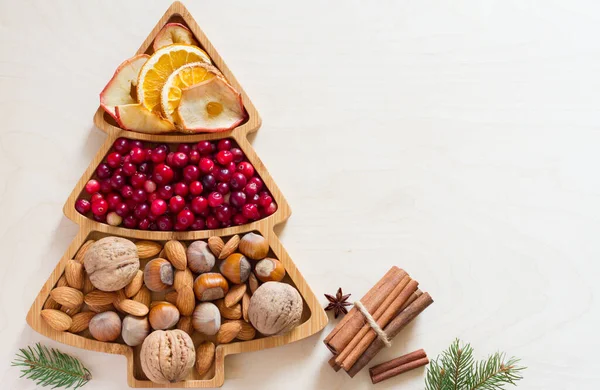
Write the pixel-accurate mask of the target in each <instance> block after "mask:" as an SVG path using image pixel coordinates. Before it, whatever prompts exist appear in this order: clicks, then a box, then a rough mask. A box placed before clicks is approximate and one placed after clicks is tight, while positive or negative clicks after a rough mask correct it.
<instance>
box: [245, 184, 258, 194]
mask: <svg viewBox="0 0 600 390" xmlns="http://www.w3.org/2000/svg"><path fill="white" fill-rule="evenodd" d="M244 192H245V193H246V195H248V196H250V197H252V196H254V195H256V194H258V186H257V185H256V183H252V182H250V183H248V184H246V186H245V187H244Z"/></svg>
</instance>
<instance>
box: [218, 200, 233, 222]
mask: <svg viewBox="0 0 600 390" xmlns="http://www.w3.org/2000/svg"><path fill="white" fill-rule="evenodd" d="M231 214H232V211H231V207H229V206H228V205H226V204H224V205H221V206H219V207H217V209H216V210H215V217H217V219H218V220H219V221H221V222H227V221H229V220H230V219H231Z"/></svg>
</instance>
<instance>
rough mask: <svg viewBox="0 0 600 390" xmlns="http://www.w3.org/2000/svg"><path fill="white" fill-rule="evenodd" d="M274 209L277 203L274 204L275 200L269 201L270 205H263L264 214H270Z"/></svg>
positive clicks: (275, 209)
mask: <svg viewBox="0 0 600 390" xmlns="http://www.w3.org/2000/svg"><path fill="white" fill-rule="evenodd" d="M275 211H277V205H276V204H275V202H271V204H270V205H268V206H267V207H265V215H271V214H273V213H274V212H275Z"/></svg>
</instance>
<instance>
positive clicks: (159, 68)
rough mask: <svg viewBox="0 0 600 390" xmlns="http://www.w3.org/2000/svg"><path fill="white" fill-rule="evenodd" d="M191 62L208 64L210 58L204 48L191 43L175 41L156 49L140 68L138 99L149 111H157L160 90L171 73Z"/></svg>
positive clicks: (158, 108)
mask: <svg viewBox="0 0 600 390" xmlns="http://www.w3.org/2000/svg"><path fill="white" fill-rule="evenodd" d="M192 62H206V63H208V64H210V58H209V57H208V54H206V52H204V50H202V49H200V48H199V47H196V46H192V45H184V44H180V43H177V44H174V45H169V46H165V47H162V48H160V49H158V50H157V51H156V52H155V53H154V54H152V55H151V56H150V58H148V61H147V62H146V63H145V64H144V65H143V66H142V68H141V69H140V75H139V77H138V85H137V98H138V101H139V102H140V103H141V104H142V105H143V106H144V107H146V108H147V109H148V110H150V111H155V112H156V111H159V110H160V92H161V91H162V88H163V86H164V85H165V82H166V81H167V79H168V78H169V76H170V75H171V73H173V71H175V70H176V69H178V68H180V67H182V66H183V65H185V64H189V63H192Z"/></svg>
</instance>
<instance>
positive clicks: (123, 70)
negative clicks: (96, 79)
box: [100, 54, 150, 120]
mask: <svg viewBox="0 0 600 390" xmlns="http://www.w3.org/2000/svg"><path fill="white" fill-rule="evenodd" d="M148 58H150V56H149V55H147V54H139V55H137V56H135V57H131V58H129V59H127V60H125V61H123V63H122V64H121V65H119V67H118V68H117V70H116V71H115V74H114V75H113V77H112V78H111V79H110V81H109V82H108V84H106V87H104V89H103V90H102V92H100V105H101V106H102V108H104V110H105V111H106V112H107V113H109V114H110V116H112V117H113V118H115V120H116V119H117V115H116V113H115V106H120V105H123V104H133V103H137V100H136V96H135V90H136V86H137V83H138V75H139V73H140V69H141V68H142V66H143V65H144V64H145V63H146V61H148Z"/></svg>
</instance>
